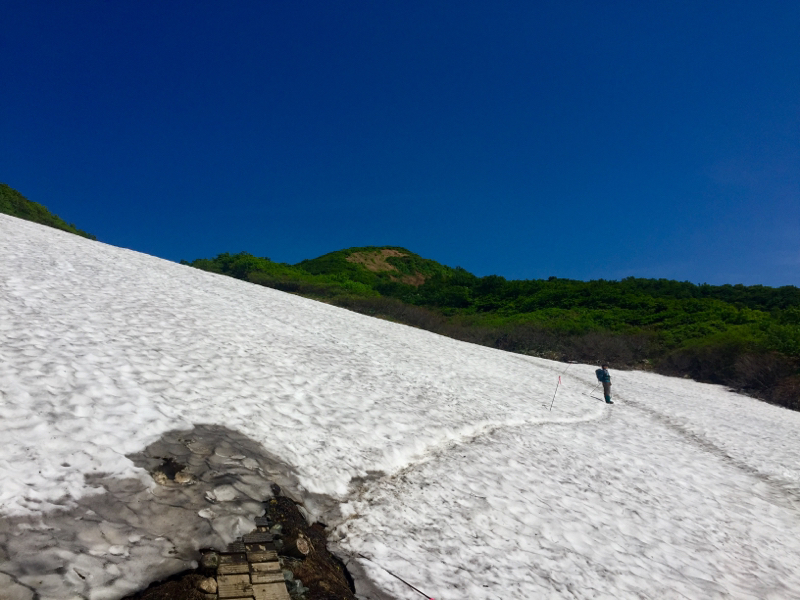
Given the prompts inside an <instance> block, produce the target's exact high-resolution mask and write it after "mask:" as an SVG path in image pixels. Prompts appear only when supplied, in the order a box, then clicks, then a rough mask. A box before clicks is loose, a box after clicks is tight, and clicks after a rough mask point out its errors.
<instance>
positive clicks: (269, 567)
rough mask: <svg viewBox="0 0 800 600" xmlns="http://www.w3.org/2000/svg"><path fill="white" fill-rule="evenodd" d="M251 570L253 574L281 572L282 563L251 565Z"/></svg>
mask: <svg viewBox="0 0 800 600" xmlns="http://www.w3.org/2000/svg"><path fill="white" fill-rule="evenodd" d="M250 570H251V571H253V572H255V571H260V572H263V573H274V572H275V571H280V570H281V563H279V562H278V561H272V562H258V563H251V564H250Z"/></svg>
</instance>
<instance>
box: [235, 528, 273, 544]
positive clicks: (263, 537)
mask: <svg viewBox="0 0 800 600" xmlns="http://www.w3.org/2000/svg"><path fill="white" fill-rule="evenodd" d="M273 537H274V536H273V535H272V534H271V533H269V532H265V531H256V532H254V533H247V534H245V535H243V536H242V543H244V544H266V543H267V542H271V541H272V539H273Z"/></svg>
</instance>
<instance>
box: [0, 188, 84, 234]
mask: <svg viewBox="0 0 800 600" xmlns="http://www.w3.org/2000/svg"><path fill="white" fill-rule="evenodd" d="M0 213H5V214H7V215H11V216H13V217H19V218H20V219H25V220H27V221H33V222H34V223H41V224H42V225H47V226H48V227H54V228H56V229H61V230H63V231H68V232H69V233H74V234H76V235H80V236H83V237H85V238H89V239H90V240H94V239H97V238H95V236H93V235H92V234H91V233H86V232H85V231H81V230H80V229H78V228H77V227H75V225H73V224H72V223H67V222H66V221H64V220H63V219H62V218H60V217H58V216H56V215H54V214H53V213H51V212H50V211H49V210H47V209H46V208H45V207H44V206H42V205H41V204H38V203H37V202H31V201H30V200H28V199H27V198H26V197H25V196H23V195H22V194H20V193H19V192H18V191H17V190H15V189H13V188H12V187H10V186H8V185H6V184H5V183H0Z"/></svg>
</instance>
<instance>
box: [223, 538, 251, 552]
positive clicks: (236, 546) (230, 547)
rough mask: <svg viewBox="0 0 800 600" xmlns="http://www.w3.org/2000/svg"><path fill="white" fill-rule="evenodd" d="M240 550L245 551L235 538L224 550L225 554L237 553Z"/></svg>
mask: <svg viewBox="0 0 800 600" xmlns="http://www.w3.org/2000/svg"><path fill="white" fill-rule="evenodd" d="M240 552H246V549H245V547H244V544H243V543H242V541H241V540H236V541H235V542H231V543H230V544H228V549H227V550H226V551H225V554H237V553H240Z"/></svg>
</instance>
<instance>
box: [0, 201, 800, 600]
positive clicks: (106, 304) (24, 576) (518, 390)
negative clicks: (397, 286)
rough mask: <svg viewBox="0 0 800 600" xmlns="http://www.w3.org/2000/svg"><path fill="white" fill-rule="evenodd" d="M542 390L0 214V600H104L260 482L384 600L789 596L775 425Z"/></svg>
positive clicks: (626, 396)
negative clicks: (306, 517)
mask: <svg viewBox="0 0 800 600" xmlns="http://www.w3.org/2000/svg"><path fill="white" fill-rule="evenodd" d="M564 368H565V365H561V364H558V363H553V362H551V361H546V360H540V359H533V358H529V357H523V356H518V355H513V354H507V353H503V352H500V351H496V350H492V349H488V348H482V347H479V346H472V345H469V344H464V343H461V342H457V341H454V340H450V339H447V338H443V337H441V336H437V335H434V334H430V333H428V332H424V331H419V330H416V329H413V328H409V327H405V326H402V325H397V324H392V323H388V322H385V321H381V320H377V319H371V318H368V317H364V316H361V315H357V314H355V313H351V312H348V311H345V310H341V309H338V308H335V307H331V306H327V305H324V304H321V303H317V302H313V301H310V300H306V299H303V298H299V297H295V296H291V295H288V294H283V293H281V292H277V291H274V290H269V289H266V288H261V287H258V286H254V285H250V284H246V283H244V282H240V281H236V280H233V279H230V278H226V277H223V276H217V275H213V274H209V273H204V272H201V271H197V270H195V269H191V268H189V267H184V266H181V265H176V264H174V263H170V262H167V261H163V260H159V259H156V258H153V257H149V256H145V255H142V254H138V253H135V252H132V251H128V250H124V249H119V248H114V247H110V246H106V245H103V244H101V243H96V242H90V241H88V240H84V239H82V238H78V237H76V236H72V235H69V234H66V233H63V232H59V231H56V230H52V229H48V228H45V227H41V226H39V225H35V224H32V223H28V222H25V221H20V220H18V219H14V218H12V217H7V216H5V215H0V439H2V440H3V444H2V445H0V482H1V483H0V584H3V585H4V588H3V589H4V591H5V593H6V594H12V595H13V597H14V598H17V597H18V598H26V599H27V598H32V597H33V593H34V592H36V593H37V594H38V595H39V597H41V598H92V599H99V598H109V599H111V598H119V597H121V596H122V595H124V594H125V593H127V592H129V591H132V590H134V589H137V588H140V587H143V586H145V585H146V584H147V583H149V581H150V580H151V578H155V577H157V576H161V575H163V574H166V573H168V572H175V571H178V570H180V569H182V568H186V567H187V566H188V565H190V564H191V560H192V557H193V556H195V555H196V550H197V549H198V548H199V547H201V546H202V545H209V544H213V543H222V542H224V541H226V540H229V539H232V538H233V537H236V535H240V533H241V532H242V531H244V530H245V529H246V528H247V526H248V524H249V523H251V519H252V517H254V516H255V515H256V514H258V511H259V505H258V501H259V500H262V499H263V497H264V494H266V493H267V491H266V490H267V483H268V482H269V481H271V480H278V481H279V482H280V483H281V484H282V485H284V486H287V488H288V489H289V490H290V492H291V493H293V494H294V495H296V496H297V497H298V498H299V499H303V500H305V501H306V508H307V509H308V510H309V511H310V512H311V515H312V517H313V518H322V519H323V520H324V521H325V522H326V523H328V524H329V525H330V526H331V540H332V541H333V542H335V545H336V547H337V548H338V549H339V551H340V552H341V553H342V554H343V555H345V556H347V557H348V559H349V560H351V561H352V564H353V565H354V566H356V565H357V566H359V567H360V570H361V572H362V573H364V575H365V576H366V577H369V579H370V580H371V582H372V583H373V584H375V585H376V586H377V587H378V588H381V589H382V590H384V591H385V593H386V594H388V596H390V597H396V598H407V597H408V598H414V597H419V595H418V594H416V592H411V591H410V590H409V589H408V588H407V587H405V586H404V585H403V584H401V583H399V582H398V581H397V580H396V579H394V578H393V577H391V576H390V575H388V574H387V573H386V571H384V570H383V568H382V567H385V568H386V569H389V570H390V571H392V572H393V573H396V574H398V575H399V576H401V577H403V578H404V579H406V580H407V581H409V582H410V583H412V584H414V585H416V586H417V587H419V588H420V589H422V590H424V591H425V592H427V593H428V594H430V595H431V596H433V597H435V598H437V599H439V600H442V599H450V598H452V599H455V598H458V599H460V600H463V599H464V598H469V599H470V600H473V599H474V600H480V599H482V598H487V599H488V598H507V597H515V598H681V597H687V598H748V597H752V598H800V583H798V575H797V574H796V573H798V572H800V552H798V550H800V548H799V547H798V543H797V540H798V539H800V535H798V534H800V513H799V512H798V499H799V496H800V492H799V491H798V472H800V444H798V443H797V439H798V436H797V434H798V431H799V430H800V413H794V412H791V411H787V410H785V409H780V408H777V407H773V406H770V405H767V404H764V403H761V402H758V401H755V400H752V399H749V398H745V397H742V396H738V395H736V394H732V393H730V392H727V391H725V390H724V389H722V388H719V387H717V386H708V385H702V384H697V383H695V382H691V381H685V380H680V379H670V378H664V377H659V376H656V375H652V374H646V373H634V372H630V373H621V372H613V376H614V392H615V394H616V397H615V400H616V401H617V404H616V405H615V406H613V407H607V406H606V405H605V404H603V403H602V402H598V401H597V400H595V399H592V398H590V397H588V396H586V395H583V393H584V392H586V391H587V390H588V389H590V388H591V387H592V385H593V384H594V382H593V381H592V379H593V369H594V367H590V366H586V365H573V366H571V367H570V369H569V370H568V371H567V373H566V374H564V376H563V382H564V385H563V386H562V387H561V388H560V390H559V393H558V397H557V399H556V402H555V406H554V408H553V411H552V412H550V411H548V410H547V406H549V404H550V400H551V398H552V395H553V391H554V389H555V383H556V381H557V378H558V375H559V373H561V372H562V371H563V370H564ZM201 449H202V450H201ZM164 455H169V456H174V457H177V458H178V459H180V460H183V461H184V462H185V463H186V464H188V465H189V467H188V468H189V469H190V470H191V473H192V475H193V477H194V478H195V484H194V485H191V486H188V487H184V488H181V487H172V488H170V487H164V486H162V485H160V484H156V483H155V482H154V480H153V477H152V476H151V472H152V469H153V468H154V465H156V464H157V463H158V458H159V457H161V456H164ZM358 553H361V554H363V555H364V556H368V557H369V558H371V559H372V561H373V562H370V561H366V560H364V559H361V558H358V557H357V554H358ZM37 557H38V558H37ZM379 565H380V566H379ZM362 583H364V584H366V583H367V582H365V581H362ZM362 589H364V590H367V589H368V586H366V585H364V586H363V587H362ZM371 597H374V598H378V597H386V596H385V595H384V596H381V595H380V593H379V592H371V591H365V592H364V593H363V598H365V599H366V598H371Z"/></svg>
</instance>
